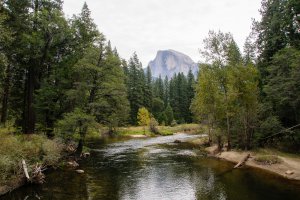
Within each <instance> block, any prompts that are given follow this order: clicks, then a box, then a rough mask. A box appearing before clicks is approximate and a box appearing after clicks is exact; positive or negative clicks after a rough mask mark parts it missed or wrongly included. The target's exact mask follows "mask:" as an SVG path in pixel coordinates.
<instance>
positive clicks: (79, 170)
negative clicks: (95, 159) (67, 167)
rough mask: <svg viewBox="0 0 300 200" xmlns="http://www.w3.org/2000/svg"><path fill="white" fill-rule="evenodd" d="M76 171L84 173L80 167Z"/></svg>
mask: <svg viewBox="0 0 300 200" xmlns="http://www.w3.org/2000/svg"><path fill="white" fill-rule="evenodd" d="M76 172H77V173H78V174H83V173H84V171H83V170H82V169H77V170H76Z"/></svg>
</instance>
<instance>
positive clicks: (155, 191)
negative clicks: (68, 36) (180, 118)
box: [0, 134, 300, 200]
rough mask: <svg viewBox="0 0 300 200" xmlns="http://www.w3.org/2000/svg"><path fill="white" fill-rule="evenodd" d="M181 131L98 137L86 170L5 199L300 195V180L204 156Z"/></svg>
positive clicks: (204, 199)
mask: <svg viewBox="0 0 300 200" xmlns="http://www.w3.org/2000/svg"><path fill="white" fill-rule="evenodd" d="M193 137H199V136H197V135H196V136H195V135H185V134H179V135H174V136H167V137H158V138H150V139H134V140H126V141H124V140H121V141H114V142H111V140H108V141H106V142H104V143H103V141H94V142H93V143H90V144H89V145H90V147H91V148H92V149H93V151H92V156H91V157H90V158H89V159H88V160H85V161H84V162H83V163H81V167H82V169H84V170H85V173H84V174H81V175H79V174H76V173H75V172H74V171H68V170H65V171H59V172H53V173H50V174H48V175H47V182H46V184H44V185H43V186H27V187H23V188H21V189H19V190H17V191H15V192H13V193H11V194H9V195H7V196H5V197H2V198H0V199H5V200H8V199H12V200H15V199H16V200H19V199H22V200H23V199H26V198H27V200H29V199H38V198H39V199H49V200H50V199H51V200H52V199H63V200H73V199H84V200H85V199H89V200H98V199H100V200H101V199H103V200H117V199H118V200H119V199H120V200H135V199H138V200H140V199H142V200H148V199H149V200H156V199H157V200H158V199H159V200H164V199H170V200H173V199H174V200H177V199H178V200H192V199H201V200H210V199H213V200H225V199H226V200H227V199H228V200H235V199H236V200H240V199H242V200H254V199H258V200H260V199H272V200H273V199H274V200H276V199H278V200H279V199H285V200H289V199H293V200H295V199H300V186H299V184H295V183H291V182H289V181H286V180H284V179H281V178H279V177H276V176H273V175H271V174H268V173H264V172H262V171H259V170H253V169H247V168H243V169H237V170H232V167H233V165H232V164H230V163H227V162H221V161H218V160H215V159H211V158H207V157H205V156H203V154H202V153H201V151H199V150H198V149H193V148H190V147H189V146H188V145H186V144H184V143H181V144H175V143H174V140H176V139H180V140H182V141H184V140H187V139H190V138H193Z"/></svg>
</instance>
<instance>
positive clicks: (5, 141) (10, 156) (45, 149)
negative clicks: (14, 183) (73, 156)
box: [0, 129, 64, 184]
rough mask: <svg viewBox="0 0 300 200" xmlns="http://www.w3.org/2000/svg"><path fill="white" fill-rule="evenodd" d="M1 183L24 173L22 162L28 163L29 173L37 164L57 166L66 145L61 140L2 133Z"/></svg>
mask: <svg viewBox="0 0 300 200" xmlns="http://www.w3.org/2000/svg"><path fill="white" fill-rule="evenodd" d="M0 137H1V140H0V155H1V156H0V183H1V184H5V183H6V181H9V180H11V179H14V178H16V177H17V176H19V175H20V174H22V173H23V171H22V168H21V167H20V163H21V160H22V159H24V160H25V161H26V163H27V166H28V168H29V169H28V170H29V173H30V172H31V170H32V169H33V167H34V165H36V164H37V163H40V164H45V165H55V164H57V162H58V161H59V159H61V155H62V151H63V149H64V144H63V143H62V141H60V140H59V139H53V140H50V139H47V138H46V137H45V136H42V135H31V136H23V135H12V134H10V133H9V132H7V131H2V129H1V131H0Z"/></svg>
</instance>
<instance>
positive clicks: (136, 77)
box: [128, 53, 145, 124]
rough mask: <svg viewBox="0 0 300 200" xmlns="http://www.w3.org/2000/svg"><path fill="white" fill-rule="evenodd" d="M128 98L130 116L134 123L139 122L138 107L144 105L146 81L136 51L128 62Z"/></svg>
mask: <svg viewBox="0 0 300 200" xmlns="http://www.w3.org/2000/svg"><path fill="white" fill-rule="evenodd" d="M128 68H129V77H128V99H129V103H130V118H131V123H132V124H137V120H136V115H137V112H138V109H139V108H141V107H143V106H144V83H145V81H144V80H143V77H144V75H143V73H144V72H143V69H142V64H141V62H140V61H139V59H138V56H137V54H136V53H134V54H133V56H132V57H131V58H130V60H129V62H128Z"/></svg>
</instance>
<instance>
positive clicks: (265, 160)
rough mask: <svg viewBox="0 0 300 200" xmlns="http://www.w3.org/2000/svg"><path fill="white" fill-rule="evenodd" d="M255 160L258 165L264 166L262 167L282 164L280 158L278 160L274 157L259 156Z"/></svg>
mask: <svg viewBox="0 0 300 200" xmlns="http://www.w3.org/2000/svg"><path fill="white" fill-rule="evenodd" d="M254 160H255V161H256V162H257V163H258V164H262V165H273V164H277V163H281V162H282V160H281V159H280V158H278V157H277V156H273V155H263V156H257V157H255V158H254Z"/></svg>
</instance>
